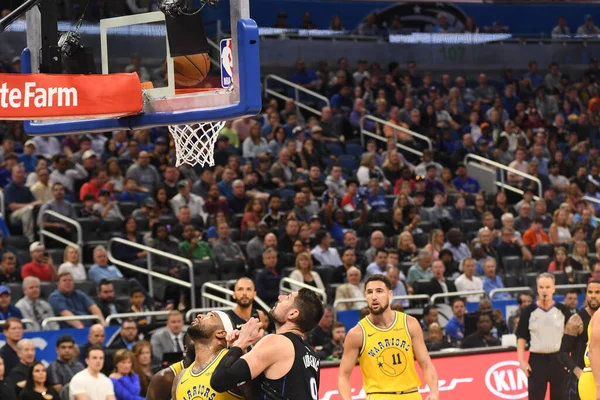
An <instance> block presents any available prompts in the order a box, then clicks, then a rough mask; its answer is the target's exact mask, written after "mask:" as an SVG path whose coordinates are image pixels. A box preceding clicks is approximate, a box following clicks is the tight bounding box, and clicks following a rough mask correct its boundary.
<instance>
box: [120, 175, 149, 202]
mask: <svg viewBox="0 0 600 400" xmlns="http://www.w3.org/2000/svg"><path fill="white" fill-rule="evenodd" d="M123 186H124V190H123V192H121V194H120V195H119V197H118V200H119V201H134V202H136V203H137V204H138V206H141V205H142V202H143V201H144V199H145V198H146V197H147V196H142V195H141V194H140V193H138V192H137V191H136V190H137V187H138V186H137V183H136V182H135V179H134V178H131V177H130V178H125V183H124V185H123Z"/></svg>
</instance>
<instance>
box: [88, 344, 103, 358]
mask: <svg viewBox="0 0 600 400" xmlns="http://www.w3.org/2000/svg"><path fill="white" fill-rule="evenodd" d="M94 350H100V351H101V352H102V354H105V353H104V348H103V347H102V346H100V345H99V344H95V345H93V346H90V348H89V349H88V352H87V356H85V358H90V354H91V353H92V351H94Z"/></svg>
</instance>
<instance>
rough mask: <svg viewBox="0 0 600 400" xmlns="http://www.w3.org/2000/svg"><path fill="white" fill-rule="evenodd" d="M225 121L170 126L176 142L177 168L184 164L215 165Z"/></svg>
mask: <svg viewBox="0 0 600 400" xmlns="http://www.w3.org/2000/svg"><path fill="white" fill-rule="evenodd" d="M224 126H225V121H207V122H196V123H192V124H189V125H170V126H169V131H170V132H171V135H172V136H173V142H175V153H176V155H177V160H176V163H175V166H176V167H180V166H182V165H184V164H188V165H191V166H194V165H196V164H199V165H200V166H201V167H204V166H207V165H208V166H209V167H213V166H214V165H215V159H214V157H213V153H214V149H215V143H217V137H218V136H219V132H220V131H221V129H223V127H224Z"/></svg>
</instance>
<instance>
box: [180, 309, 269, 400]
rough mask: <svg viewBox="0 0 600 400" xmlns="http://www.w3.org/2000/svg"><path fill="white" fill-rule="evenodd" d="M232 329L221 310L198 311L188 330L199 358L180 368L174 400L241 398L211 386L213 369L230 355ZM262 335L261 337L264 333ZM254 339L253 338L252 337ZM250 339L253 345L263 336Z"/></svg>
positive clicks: (225, 399) (227, 399) (231, 399)
mask: <svg viewBox="0 0 600 400" xmlns="http://www.w3.org/2000/svg"><path fill="white" fill-rule="evenodd" d="M231 332H233V325H232V324H231V320H230V319H229V317H228V316H227V314H225V313H224V312H222V311H211V312H209V313H208V314H206V315H204V314H199V315H198V316H197V317H196V324H193V325H192V326H191V327H190V328H189V329H188V331H187V333H188V335H190V339H192V342H194V348H195V351H196V358H195V359H194V362H193V363H192V365H190V366H189V367H188V368H186V369H184V370H183V371H181V372H180V373H179V374H178V375H177V377H176V378H175V381H174V382H173V389H172V399H173V400H200V399H205V400H233V399H239V398H241V396H240V395H238V394H235V393H233V392H226V393H217V392H215V390H214V389H213V388H212V387H211V386H210V377H211V375H212V374H213V373H214V369H215V367H216V366H217V364H218V363H219V361H220V360H221V359H222V358H223V356H224V355H225V354H227V335H228V334H230V333H231ZM261 337H262V336H261ZM253 338H254V339H253ZM253 338H250V341H249V343H250V344H254V343H256V341H258V339H260V337H258V336H257V337H253Z"/></svg>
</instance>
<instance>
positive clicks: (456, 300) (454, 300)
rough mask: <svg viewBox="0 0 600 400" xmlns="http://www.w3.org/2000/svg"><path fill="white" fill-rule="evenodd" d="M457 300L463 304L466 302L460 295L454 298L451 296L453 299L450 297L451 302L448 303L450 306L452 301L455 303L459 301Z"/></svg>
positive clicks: (452, 305)
mask: <svg viewBox="0 0 600 400" xmlns="http://www.w3.org/2000/svg"><path fill="white" fill-rule="evenodd" d="M459 301H460V302H461V303H463V304H464V305H466V304H467V303H466V302H465V299H463V298H462V297H455V298H453V299H452V302H451V303H450V307H454V303H456V302H459Z"/></svg>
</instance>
